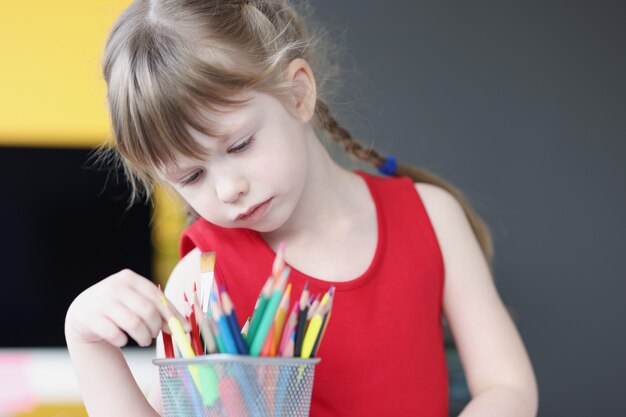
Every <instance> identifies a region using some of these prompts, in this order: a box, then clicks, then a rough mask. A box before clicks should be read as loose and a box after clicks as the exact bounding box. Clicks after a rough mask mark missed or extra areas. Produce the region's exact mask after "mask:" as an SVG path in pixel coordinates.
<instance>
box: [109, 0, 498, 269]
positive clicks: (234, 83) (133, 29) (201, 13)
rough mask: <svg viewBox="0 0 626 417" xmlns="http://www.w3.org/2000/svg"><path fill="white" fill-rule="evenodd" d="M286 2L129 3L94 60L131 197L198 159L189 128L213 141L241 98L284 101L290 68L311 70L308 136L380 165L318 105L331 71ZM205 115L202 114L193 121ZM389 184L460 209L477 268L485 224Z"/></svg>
mask: <svg viewBox="0 0 626 417" xmlns="http://www.w3.org/2000/svg"><path fill="white" fill-rule="evenodd" d="M300 6H301V7H300V12H298V11H296V8H295V7H294V6H292V5H290V4H289V2H288V1H286V0H249V1H237V0H234V1H225V0H221V1H220V0H135V1H133V3H132V4H131V5H130V6H128V8H127V9H126V10H125V11H124V12H123V13H122V14H121V15H120V17H119V18H118V19H117V21H116V22H115V24H114V26H113V28H112V30H111V33H110V35H109V38H108V40H107V44H106V48H105V53H104V63H103V67H104V68H103V69H104V77H105V80H106V82H107V87H108V93H107V100H108V107H109V112H110V116H111V120H112V128H113V136H114V139H115V144H116V147H115V148H116V150H115V151H114V152H116V154H115V155H118V156H119V161H120V162H121V164H122V166H123V168H124V171H125V173H126V176H127V178H128V179H129V181H130V183H131V185H132V189H133V195H132V200H133V201H134V200H136V199H137V197H138V196H139V195H141V194H145V196H146V198H148V197H149V196H150V192H151V190H152V187H153V185H154V183H155V182H156V179H157V178H156V172H157V169H158V168H159V167H163V166H167V165H169V164H170V163H172V162H173V161H174V159H175V155H176V154H178V153H182V154H183V155H185V156H201V155H203V154H204V153H205V151H204V149H203V148H202V147H201V146H200V145H199V144H198V143H197V142H196V141H194V140H193V138H192V137H191V135H190V133H189V129H188V128H189V127H192V128H194V129H196V130H198V131H200V132H203V133H205V134H207V135H209V136H215V134H214V133H215V132H216V128H217V124H216V121H214V120H210V118H209V116H207V114H210V113H214V112H219V108H223V107H224V106H225V107H227V108H235V107H237V106H240V105H243V104H245V103H246V101H244V100H236V99H234V98H233V97H236V96H237V95H238V94H240V93H242V92H245V91H251V90H255V91H259V92H264V93H268V94H272V95H273V96H275V97H277V98H278V99H286V98H287V96H288V95H289V94H290V92H291V91H292V85H291V84H289V83H286V82H285V81H284V79H283V71H284V69H285V68H286V67H287V65H288V64H289V63H290V62H291V61H292V60H294V59H296V58H301V59H304V60H306V61H307V62H308V63H309V65H310V66H311V68H312V70H313V72H314V74H315V76H316V82H317V85H318V98H317V102H316V106H315V115H314V117H313V121H312V123H313V126H314V127H315V128H316V129H318V130H321V131H322V132H323V133H324V134H325V135H326V136H328V137H329V138H330V139H331V140H333V141H334V142H336V143H337V144H338V145H339V146H340V147H341V148H342V149H343V150H344V151H345V152H346V153H347V154H348V155H350V156H351V157H352V158H354V159H356V160H359V161H363V162H366V163H369V164H371V165H372V166H374V167H378V166H380V165H382V164H383V163H384V162H385V158H384V157H383V156H381V155H380V154H379V153H378V152H377V151H376V150H374V149H373V148H371V147H364V146H362V145H361V144H360V143H359V142H357V141H356V140H355V139H354V138H353V137H352V136H351V135H350V132H348V130H346V129H345V128H344V127H342V126H341V125H340V124H339V122H338V121H337V119H336V118H335V117H334V116H333V114H332V112H331V110H330V108H329V105H328V103H327V102H326V100H324V98H323V97H324V85H325V82H326V81H327V80H329V79H331V78H332V76H333V75H334V74H335V72H333V71H334V70H335V69H336V68H335V67H333V66H332V65H330V64H329V63H328V62H327V61H326V60H325V52H327V51H323V48H322V47H321V41H322V39H323V36H322V33H321V32H320V33H317V34H315V35H311V34H310V33H309V28H308V27H307V25H306V24H305V21H304V15H305V12H307V11H309V10H310V9H308V8H307V7H306V5H305V4H301V5H300ZM200 108H208V109H210V110H212V111H211V112H206V113H202V114H201V113H200V112H199V111H198V109H200ZM396 175H398V176H408V177H410V178H412V179H413V181H415V182H425V183H429V184H434V185H437V186H439V187H441V188H444V189H445V190H447V191H449V192H450V193H451V194H453V195H454V196H455V197H456V198H457V199H458V201H459V202H460V203H461V205H462V206H463V208H464V210H465V213H466V215H467V217H468V219H469V221H470V223H471V225H472V228H473V230H474V233H475V234H476V236H477V239H478V241H479V243H480V246H481V248H482V250H483V253H484V254H485V257H486V258H487V260H489V261H491V259H492V255H493V244H492V240H491V235H490V233H489V230H488V228H487V226H486V224H485V223H484V222H483V220H482V219H481V218H480V217H479V216H478V214H477V213H476V212H475V211H474V210H473V209H472V207H471V206H470V204H469V203H468V201H467V200H466V199H465V197H464V196H463V194H462V193H461V192H460V191H459V190H458V189H457V188H455V187H454V186H452V185H451V184H449V183H448V182H446V181H444V180H443V179H441V178H440V177H438V176H436V175H435V174H433V173H431V172H428V171H426V170H423V169H419V168H415V167H410V166H405V165H399V166H398V170H397V174H396Z"/></svg>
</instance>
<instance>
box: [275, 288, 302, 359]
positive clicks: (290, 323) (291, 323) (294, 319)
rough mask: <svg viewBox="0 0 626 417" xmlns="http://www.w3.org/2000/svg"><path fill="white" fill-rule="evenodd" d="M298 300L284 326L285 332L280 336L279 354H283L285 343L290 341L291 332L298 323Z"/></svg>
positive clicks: (294, 303)
mask: <svg viewBox="0 0 626 417" xmlns="http://www.w3.org/2000/svg"><path fill="white" fill-rule="evenodd" d="M298 303H299V302H298V300H296V301H294V302H293V307H291V312H290V313H289V317H288V318H287V321H286V322H285V325H284V326H283V332H282V335H281V338H280V343H279V344H278V354H279V355H281V356H282V351H283V350H284V349H285V345H286V344H287V342H288V341H289V338H290V337H291V332H292V331H295V329H296V325H297V324H298V306H299V304H298Z"/></svg>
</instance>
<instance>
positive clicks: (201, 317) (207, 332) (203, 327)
mask: <svg viewBox="0 0 626 417" xmlns="http://www.w3.org/2000/svg"><path fill="white" fill-rule="evenodd" d="M192 302H193V306H194V312H195V314H196V321H197V322H198V327H200V336H201V338H202V341H203V342H204V343H203V351H204V353H215V352H217V345H216V343H215V336H214V335H213V331H212V330H211V326H209V321H208V319H207V317H206V315H205V314H204V312H203V311H202V307H201V306H200V302H199V301H198V292H197V288H196V283H195V282H194V283H193V298H192Z"/></svg>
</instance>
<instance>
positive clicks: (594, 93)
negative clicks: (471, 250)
mask: <svg viewBox="0 0 626 417" xmlns="http://www.w3.org/2000/svg"><path fill="white" fill-rule="evenodd" d="M312 3H313V6H314V8H315V16H316V17H317V18H318V20H319V21H321V22H322V23H323V24H324V25H327V27H328V28H329V29H330V31H331V33H335V34H338V33H339V32H340V31H342V30H343V31H344V34H345V42H343V45H344V47H345V49H346V52H347V55H346V57H345V58H344V64H345V67H346V69H347V71H346V73H344V75H343V80H344V82H345V87H344V88H343V89H342V90H340V94H339V96H338V97H337V98H336V99H335V100H334V101H333V102H334V103H335V104H336V105H335V106H333V108H334V109H337V112H338V114H339V115H340V116H341V118H340V120H341V121H344V122H345V124H346V126H348V127H350V128H351V131H352V133H353V134H354V135H355V136H356V137H358V138H359V139H360V140H361V141H363V142H365V143H367V144H368V145H369V144H372V143H373V144H374V146H375V147H376V148H377V149H378V150H380V151H383V152H384V153H391V154H396V155H398V156H399V158H400V160H401V162H406V163H411V164H415V165H418V166H420V167H424V168H426V169H429V170H432V171H433V172H435V173H437V174H440V175H441V176H442V177H443V178H445V179H447V180H449V181H450V182H452V183H453V184H455V185H457V186H458V187H459V188H460V189H461V190H462V191H464V192H465V194H466V195H467V197H468V198H469V199H470V201H471V202H472V204H473V205H474V207H475V208H476V210H477V211H478V212H479V213H480V214H481V215H482V216H483V217H484V218H485V220H486V221H487V223H488V224H489V226H490V227H491V229H492V233H493V237H494V240H495V245H496V258H495V264H494V266H495V268H494V271H495V279H496V282H497V286H498V288H499V291H500V294H501V296H502V298H503V299H504V301H505V303H506V304H508V305H509V306H510V307H511V308H512V309H513V310H514V311H515V313H516V316H517V318H516V320H517V325H518V328H519V330H520V332H521V334H522V337H523V338H524V341H525V343H526V346H527V349H528V351H529V354H530V356H531V359H532V361H533V364H534V367H535V371H536V375H537V378H538V382H539V389H540V407H539V415H540V416H542V417H546V416H568V417H575V416H598V415H602V416H616V415H622V416H623V415H626V411H625V408H626V407H625V404H624V400H623V398H624V396H625V395H626V359H625V355H626V327H625V326H624V318H626V303H624V299H625V298H626V261H625V258H626V237H625V235H626V221H625V220H626V219H625V217H626V216H625V214H624V213H625V211H626V210H625V209H626V196H625V193H624V189H625V185H626V57H625V53H626V48H625V46H626V6H625V3H624V2H621V1H613V2H609V1H593V2H592V1H585V2H583V1H542V2H538V1H535V2H526V1H524V2H522V1H519V2H509V1H495V0H494V1H430V2H425V1H415V0H413V1H399V0H393V1H387V2H366V1H352V0H350V1H347V0H341V1H336V0H315V1H313V2H312ZM355 70H356V71H355ZM357 71H358V72H357Z"/></svg>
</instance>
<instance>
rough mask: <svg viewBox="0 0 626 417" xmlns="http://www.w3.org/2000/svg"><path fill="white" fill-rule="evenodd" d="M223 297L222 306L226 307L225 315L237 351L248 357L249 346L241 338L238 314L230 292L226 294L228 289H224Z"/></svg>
mask: <svg viewBox="0 0 626 417" xmlns="http://www.w3.org/2000/svg"><path fill="white" fill-rule="evenodd" d="M221 296H222V304H223V306H224V315H225V316H226V318H227V320H228V325H229V327H230V332H231V334H232V335H233V339H234V340H235V345H236V346H237V351H239V353H240V354H242V355H247V354H248V346H246V342H244V340H243V337H242V336H241V332H240V330H239V320H237V313H235V309H234V307H233V302H232V301H231V299H230V297H229V296H228V292H226V289H224V288H222V290H221Z"/></svg>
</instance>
